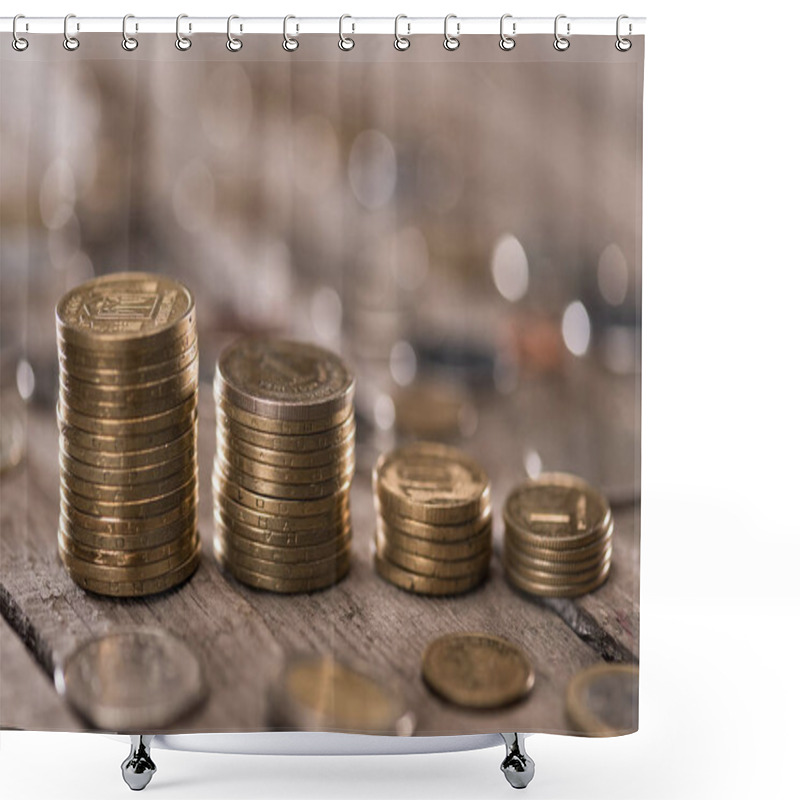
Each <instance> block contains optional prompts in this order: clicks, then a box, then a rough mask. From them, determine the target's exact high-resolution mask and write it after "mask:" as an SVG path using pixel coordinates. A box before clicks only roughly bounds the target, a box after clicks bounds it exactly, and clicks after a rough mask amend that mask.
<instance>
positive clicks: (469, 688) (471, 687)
mask: <svg viewBox="0 0 800 800" xmlns="http://www.w3.org/2000/svg"><path fill="white" fill-rule="evenodd" d="M422 677H423V678H424V680H425V683H426V684H427V685H428V686H429V687H430V688H431V689H432V690H433V691H434V692H436V694H438V695H439V696H440V697H443V698H444V699H445V700H448V701H449V702H451V703H454V704H455V705H459V706H463V707H465V708H485V709H489V708H503V707H504V706H508V705H510V704H511V703H516V702H518V701H519V700H521V699H522V698H523V697H526V696H527V695H528V694H529V693H530V691H531V689H532V688H533V683H534V672H533V666H532V664H531V662H530V659H529V658H528V657H527V656H526V655H525V653H524V652H523V651H522V649H521V648H520V647H518V646H517V645H516V644H514V643H513V642H509V641H508V640H507V639H503V638H501V637H499V636H491V635H489V634H488V633H450V634H447V635H445V636H441V637H440V638H438V639H435V640H434V641H433V642H431V643H430V644H429V645H428V646H427V647H426V648H425V652H424V653H423V655H422Z"/></svg>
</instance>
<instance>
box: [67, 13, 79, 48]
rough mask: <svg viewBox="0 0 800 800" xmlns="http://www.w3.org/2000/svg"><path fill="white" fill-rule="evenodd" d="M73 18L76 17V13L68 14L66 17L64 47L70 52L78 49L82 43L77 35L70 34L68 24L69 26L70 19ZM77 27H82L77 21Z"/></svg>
mask: <svg viewBox="0 0 800 800" xmlns="http://www.w3.org/2000/svg"><path fill="white" fill-rule="evenodd" d="M71 19H75V15H74V14H67V16H66V17H64V43H63V44H64V49H65V50H69V51H70V52H72V51H73V50H77V49H78V48H79V47H80V46H81V43H80V42H79V41H78V39H77V37H76V36H70V33H69V29H68V26H69V21H70V20H71ZM75 29H76V30H78V31H79V30H80V29H81V26H80V24H78V23H75Z"/></svg>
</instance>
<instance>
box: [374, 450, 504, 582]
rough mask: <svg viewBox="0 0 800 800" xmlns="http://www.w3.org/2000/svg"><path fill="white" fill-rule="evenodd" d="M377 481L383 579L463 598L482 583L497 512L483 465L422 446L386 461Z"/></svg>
mask: <svg viewBox="0 0 800 800" xmlns="http://www.w3.org/2000/svg"><path fill="white" fill-rule="evenodd" d="M372 483H373V493H374V498H375V508H376V512H377V518H378V519H377V530H376V534H375V569H376V570H377V572H378V574H379V575H380V576H381V577H382V578H384V579H385V580H387V581H389V582H390V583H393V584H394V585H395V586H398V587H400V588H401V589H405V590H406V591H409V592H414V593H416V594H425V595H453V594H462V593H464V592H468V591H470V590H471V589H474V588H475V587H476V586H478V585H479V584H480V583H482V582H483V580H484V579H485V578H486V575H487V574H488V571H489V562H490V560H491V553H492V521H491V520H492V517H491V514H492V509H491V499H490V492H489V479H488V478H487V476H486V473H485V472H484V471H483V469H482V468H481V467H480V465H479V464H477V463H476V462H475V461H474V460H473V459H472V458H470V457H469V456H468V455H466V454H465V453H463V452H461V451H460V450H458V449H457V448H455V447H449V446H447V445H443V444H436V443H432V442H415V443H413V444H409V445H405V446H403V447H399V448H397V449H395V450H393V451H392V452H390V453H387V454H386V455H384V456H381V458H380V459H379V460H378V463H377V464H376V465H375V470H374V472H373V476H372Z"/></svg>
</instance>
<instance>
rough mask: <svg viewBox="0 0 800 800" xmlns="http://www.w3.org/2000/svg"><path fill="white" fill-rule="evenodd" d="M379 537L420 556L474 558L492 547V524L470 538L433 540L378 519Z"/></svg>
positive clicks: (399, 548) (443, 558)
mask: <svg viewBox="0 0 800 800" xmlns="http://www.w3.org/2000/svg"><path fill="white" fill-rule="evenodd" d="M378 534H379V538H384V539H386V540H387V541H389V542H391V545H392V547H393V548H396V549H398V550H404V551H405V552H407V553H412V554H414V555H418V556H425V557H427V558H434V559H438V560H439V561H452V560H457V559H462V558H474V557H475V556H478V555H480V554H482V553H487V552H489V551H490V550H491V549H492V528H491V525H489V526H487V527H485V528H484V529H483V530H482V531H480V532H479V533H477V534H476V535H475V536H471V537H470V538H469V539H464V540H462V541H459V542H445V543H442V542H431V541H429V540H428V539H420V538H419V537H417V536H409V535H408V534H406V533H402V532H401V531H398V530H396V529H394V528H392V527H390V526H388V525H386V523H384V522H383V520H381V519H380V518H379V519H378Z"/></svg>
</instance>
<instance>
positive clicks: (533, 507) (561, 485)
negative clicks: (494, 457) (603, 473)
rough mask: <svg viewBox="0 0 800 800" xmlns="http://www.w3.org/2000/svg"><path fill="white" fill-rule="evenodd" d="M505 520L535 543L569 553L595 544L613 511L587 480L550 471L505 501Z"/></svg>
mask: <svg viewBox="0 0 800 800" xmlns="http://www.w3.org/2000/svg"><path fill="white" fill-rule="evenodd" d="M503 519H504V520H505V523H506V527H509V528H513V529H514V530H515V531H516V532H517V533H519V534H520V536H521V537H522V536H524V537H525V538H527V539H528V541H530V542H531V543H532V544H535V545H541V546H542V547H545V548H547V549H550V550H569V549H573V548H576V547H582V546H585V545H588V544H591V543H593V542H595V541H596V540H597V539H598V538H599V536H598V532H599V531H605V530H606V529H607V528H608V527H609V526H610V524H611V509H610V508H609V505H608V502H607V501H606V499H605V498H604V497H603V496H602V495H601V494H600V493H599V492H598V491H596V490H595V489H593V488H592V487H591V486H589V484H588V483H586V482H585V481H583V480H581V479H580V478H576V477H575V476H573V475H567V474H565V473H557V472H551V473H543V474H542V475H541V476H539V478H537V479H536V480H529V481H526V482H525V483H522V484H520V485H519V486H517V487H516V488H515V489H514V490H513V491H512V492H511V494H510V495H509V496H508V499H507V500H506V504H505V508H504V509H503Z"/></svg>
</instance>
